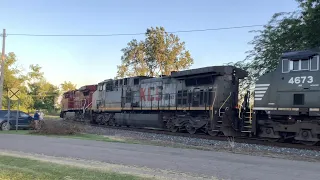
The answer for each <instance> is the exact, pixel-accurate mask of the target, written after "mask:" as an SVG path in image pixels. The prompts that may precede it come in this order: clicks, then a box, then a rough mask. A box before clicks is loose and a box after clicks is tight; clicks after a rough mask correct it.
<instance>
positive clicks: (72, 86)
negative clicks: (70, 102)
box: [61, 81, 77, 92]
mask: <svg viewBox="0 0 320 180" xmlns="http://www.w3.org/2000/svg"><path fill="white" fill-rule="evenodd" d="M61 89H62V92H66V91H70V90H75V89H77V88H76V85H75V84H72V82H70V81H68V82H67V81H64V82H63V83H62V84H61Z"/></svg>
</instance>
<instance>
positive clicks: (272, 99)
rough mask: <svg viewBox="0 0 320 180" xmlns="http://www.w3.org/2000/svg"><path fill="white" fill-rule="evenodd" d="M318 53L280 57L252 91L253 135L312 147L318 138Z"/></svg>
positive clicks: (319, 100)
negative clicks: (296, 142)
mask: <svg viewBox="0 0 320 180" xmlns="http://www.w3.org/2000/svg"><path fill="white" fill-rule="evenodd" d="M319 54H320V53H319V51H317V50H306V51H295V52H288V53H284V54H283V55H282V57H281V58H280V60H279V64H278V67H277V69H276V70H275V71H274V72H270V73H267V74H265V75H263V76H261V77H260V78H259V80H258V81H257V82H256V85H255V91H254V108H253V110H254V116H253V127H254V128H253V132H254V133H256V134H257V135H258V136H259V137H263V138H269V139H270V140H274V141H278V140H286V139H294V140H296V141H299V142H301V143H304V144H310V145H313V144H316V143H317V142H319V138H320V109H319V108H320V86H319V83H320V81H319V79H320V72H319Z"/></svg>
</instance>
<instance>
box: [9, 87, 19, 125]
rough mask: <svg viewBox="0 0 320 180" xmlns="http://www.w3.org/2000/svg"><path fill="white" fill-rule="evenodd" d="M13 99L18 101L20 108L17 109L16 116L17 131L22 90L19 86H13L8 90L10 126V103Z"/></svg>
mask: <svg viewBox="0 0 320 180" xmlns="http://www.w3.org/2000/svg"><path fill="white" fill-rule="evenodd" d="M11 100H13V101H18V110H17V117H16V131H18V126H19V123H18V120H19V106H20V90H19V89H17V88H11V89H9V91H8V126H9V128H10V104H11Z"/></svg>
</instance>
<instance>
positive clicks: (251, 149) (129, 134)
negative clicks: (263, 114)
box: [83, 125, 320, 162]
mask: <svg viewBox="0 0 320 180" xmlns="http://www.w3.org/2000/svg"><path fill="white" fill-rule="evenodd" d="M83 128H84V133H90V134H99V135H105V136H108V137H114V138H120V139H121V138H122V139H127V140H133V141H138V142H140V143H143V144H152V145H162V146H173V147H180V148H195V149H202V150H212V151H223V152H231V153H237V154H247V155H254V156H267V157H274V158H283V159H291V160H303V161H314V162H315V161H316V162H320V151H316V150H304V149H295V148H284V147H271V146H266V145H257V144H247V143H237V142H228V141H218V140H208V139H197V138H190V137H182V136H172V135H165V134H157V133H150V132H137V131H131V130H121V129H113V128H107V127H96V126H90V125H83Z"/></svg>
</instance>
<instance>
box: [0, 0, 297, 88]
mask: <svg viewBox="0 0 320 180" xmlns="http://www.w3.org/2000/svg"><path fill="white" fill-rule="evenodd" d="M296 8H297V3H296V2H295V0H264V1H262V0H261V1H257V0H243V1H239V0H229V1H226V0H225V1H222V0H220V1H218V0H198V1H195V0H161V1H152V0H149V1H147V0H54V1H49V0H1V6H0V12H1V16H0V28H1V29H6V31H7V34H8V36H7V38H6V53H8V52H14V53H15V54H16V56H17V59H18V64H19V65H20V66H21V67H23V68H24V69H25V70H26V71H27V70H28V69H29V65H30V64H39V65H40V66H41V67H42V71H43V72H44V75H45V78H46V79H47V80H48V81H50V82H51V83H53V84H55V85H59V84H61V83H62V82H63V81H71V82H73V83H75V84H76V85H77V87H81V86H83V85H87V84H96V83H98V82H100V81H103V80H105V79H109V78H113V77H115V76H116V73H117V65H120V64H121V55H122V53H121V49H122V48H125V47H126V45H127V43H128V42H129V41H131V40H132V39H137V40H142V39H143V38H144V35H139V36H132V35H130V36H109V37H33V36H13V35H11V36H10V34H119V33H120V34H121V33H144V32H145V31H146V29H147V28H149V27H155V26H163V27H164V28H165V29H166V30H167V31H179V30H192V29H210V28H222V27H235V26H247V25H257V24H259V25H260V24H266V23H267V22H268V21H269V20H270V18H271V16H272V15H273V14H274V13H277V12H289V11H293V10H295V9H296ZM258 29H261V27H255V28H243V29H232V30H220V31H205V32H193V33H178V34H177V35H178V36H179V38H180V39H181V41H184V42H185V43H186V49H188V50H189V51H190V53H191V56H192V57H193V59H194V64H193V65H192V66H191V68H200V67H205V66H215V65H222V64H224V63H228V62H236V61H240V60H243V59H244V58H245V56H246V54H245V52H246V51H248V50H250V49H251V48H252V47H251V46H250V45H248V42H250V41H251V40H252V39H253V37H254V35H255V34H254V33H249V31H251V30H258Z"/></svg>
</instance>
